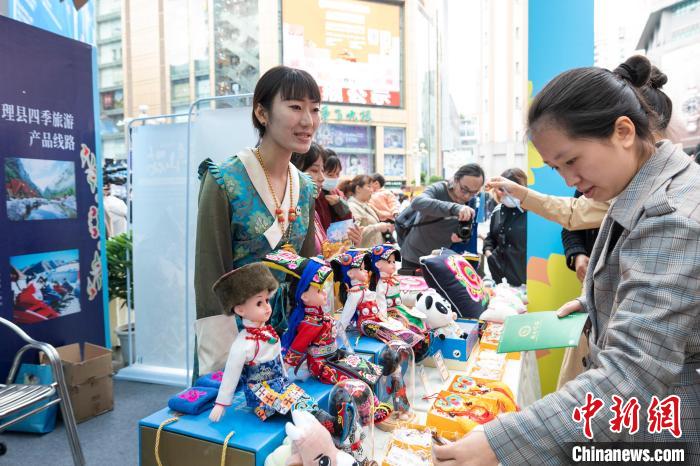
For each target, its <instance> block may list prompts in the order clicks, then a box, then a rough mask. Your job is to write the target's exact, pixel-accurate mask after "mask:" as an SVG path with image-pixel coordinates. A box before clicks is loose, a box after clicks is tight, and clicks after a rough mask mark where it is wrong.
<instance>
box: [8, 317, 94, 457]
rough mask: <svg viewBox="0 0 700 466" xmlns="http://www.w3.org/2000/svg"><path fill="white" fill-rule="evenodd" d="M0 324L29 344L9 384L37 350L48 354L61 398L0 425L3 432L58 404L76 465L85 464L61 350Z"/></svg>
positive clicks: (17, 356)
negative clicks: (59, 353)
mask: <svg viewBox="0 0 700 466" xmlns="http://www.w3.org/2000/svg"><path fill="white" fill-rule="evenodd" d="M0 325H4V326H5V327H8V328H9V329H10V330H12V331H14V332H15V333H16V334H17V335H18V336H19V337H20V338H22V340H24V341H25V343H26V345H24V346H23V347H22V348H20V350H19V351H18V352H17V354H15V359H14V361H13V362H12V368H11V369H10V372H9V374H8V375H7V385H11V384H12V381H13V380H14V379H15V376H16V375H17V369H18V367H19V364H20V362H21V360H22V356H23V355H24V353H26V352H27V351H28V350H30V349H35V350H39V351H43V352H44V354H46V357H47V358H48V360H49V365H50V366H51V371H52V372H53V376H54V380H55V382H54V383H53V384H51V385H50V387H52V388H54V390H55V391H58V398H57V399H55V400H52V401H50V402H48V403H46V404H45V405H43V406H39V407H37V408H35V409H33V410H31V411H29V412H28V413H25V414H23V415H21V416H19V417H17V418H15V419H12V420H11V421H8V422H5V423H3V424H0V431H3V430H4V429H6V428H7V427H10V426H11V425H13V424H16V423H18V422H20V421H22V420H23V419H26V418H28V417H29V416H32V415H34V414H36V413H38V412H40V411H43V410H45V409H47V408H49V407H50V406H53V405H55V404H56V403H60V405H61V414H62V415H63V423H64V424H65V427H66V435H68V443H69V444H70V449H71V454H72V455H73V463H74V464H76V465H80V466H82V465H84V464H85V457H84V456H83V450H82V448H81V446H80V439H79V438H78V428H77V426H76V423H75V416H74V415H73V406H72V404H71V401H70V397H69V396H68V387H67V385H66V380H65V377H64V376H63V366H62V365H61V358H60V356H59V355H58V351H56V348H54V347H53V346H51V345H49V344H48V343H44V342H40V341H36V340H34V339H33V338H31V337H30V336H29V335H27V334H26V333H25V332H24V330H22V329H21V328H19V327H18V326H17V325H15V324H13V323H12V322H10V321H9V320H6V319H3V318H2V317H0ZM41 399H42V398H39V399H35V400H31V401H30V402H28V403H18V406H17V407H16V408H15V409H14V410H13V412H17V411H20V410H22V409H23V408H26V407H28V406H31V405H32V404H35V403H36V402H38V401H41Z"/></svg>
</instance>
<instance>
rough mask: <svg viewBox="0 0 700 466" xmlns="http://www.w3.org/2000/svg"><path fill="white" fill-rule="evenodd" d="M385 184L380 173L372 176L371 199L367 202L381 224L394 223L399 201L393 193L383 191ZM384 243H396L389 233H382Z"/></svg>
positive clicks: (386, 190)
mask: <svg viewBox="0 0 700 466" xmlns="http://www.w3.org/2000/svg"><path fill="white" fill-rule="evenodd" d="M385 184H386V180H385V179H384V176H382V175H381V174H380V173H375V174H373V175H372V183H371V186H372V197H371V198H370V200H369V204H370V205H371V206H372V207H374V210H375V211H376V212H377V215H378V216H379V220H381V221H382V222H388V223H394V220H396V217H397V216H398V215H399V200H398V199H396V195H395V194H394V193H392V192H391V191H389V190H388V189H384V185H385ZM384 242H385V243H395V242H396V240H395V239H394V237H393V236H392V233H391V232H386V233H384Z"/></svg>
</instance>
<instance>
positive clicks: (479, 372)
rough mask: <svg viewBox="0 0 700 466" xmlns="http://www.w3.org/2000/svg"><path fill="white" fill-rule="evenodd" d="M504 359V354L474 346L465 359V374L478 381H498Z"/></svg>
mask: <svg viewBox="0 0 700 466" xmlns="http://www.w3.org/2000/svg"><path fill="white" fill-rule="evenodd" d="M506 359H507V355H506V354H500V353H496V351H495V350H492V349H488V348H482V347H481V346H476V347H474V350H473V351H472V355H471V356H470V357H469V360H468V361H467V371H466V372H467V375H468V376H469V377H472V378H474V379H475V380H476V381H477V382H479V383H488V382H494V381H496V382H498V381H500V380H501V379H502V378H503V373H504V372H505V369H506Z"/></svg>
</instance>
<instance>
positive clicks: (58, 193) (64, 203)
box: [5, 157, 77, 221]
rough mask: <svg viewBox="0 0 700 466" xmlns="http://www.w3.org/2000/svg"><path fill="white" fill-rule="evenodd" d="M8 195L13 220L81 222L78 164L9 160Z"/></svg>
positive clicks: (6, 183) (7, 168) (6, 165)
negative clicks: (76, 169) (78, 210)
mask: <svg viewBox="0 0 700 466" xmlns="http://www.w3.org/2000/svg"><path fill="white" fill-rule="evenodd" d="M5 191H6V193H7V201H6V202H7V217H8V218H9V219H10V220H13V221H21V220H54V219H67V218H77V208H76V203H75V163H74V162H66V161H59V160H45V159H25V158H13V157H8V158H6V159H5Z"/></svg>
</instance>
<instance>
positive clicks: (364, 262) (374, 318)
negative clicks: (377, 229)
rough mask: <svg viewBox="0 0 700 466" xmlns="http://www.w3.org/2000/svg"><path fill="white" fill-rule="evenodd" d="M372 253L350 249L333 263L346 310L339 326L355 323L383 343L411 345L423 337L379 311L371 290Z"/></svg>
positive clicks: (367, 334) (362, 331)
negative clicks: (397, 342)
mask: <svg viewBox="0 0 700 466" xmlns="http://www.w3.org/2000/svg"><path fill="white" fill-rule="evenodd" d="M371 265H372V264H371V260H370V257H369V253H368V252H367V251H366V250H364V249H351V250H349V251H347V252H345V253H343V254H340V255H338V256H336V257H334V258H333V259H332V260H331V266H332V267H333V274H334V277H335V280H336V281H338V282H340V301H341V302H342V303H343V311H342V314H341V317H340V321H339V322H338V325H339V326H340V331H343V332H344V331H345V329H346V328H347V327H348V326H349V325H350V323H351V322H352V321H353V320H355V323H356V327H357V330H358V331H359V332H360V333H362V334H363V335H366V336H368V337H372V338H376V339H378V340H380V341H383V342H384V343H388V342H390V341H392V340H401V341H404V342H405V343H407V344H408V345H409V346H411V347H412V346H414V345H415V344H416V343H418V342H420V341H422V340H423V335H421V334H419V333H416V332H413V331H412V330H409V329H407V328H406V327H405V326H404V325H403V324H402V323H401V322H399V321H397V320H396V319H392V318H390V317H388V316H387V315H386V314H383V313H382V312H381V310H380V309H379V306H378V305H377V301H376V293H375V292H374V291H371V290H370V289H369V270H370V268H371Z"/></svg>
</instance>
